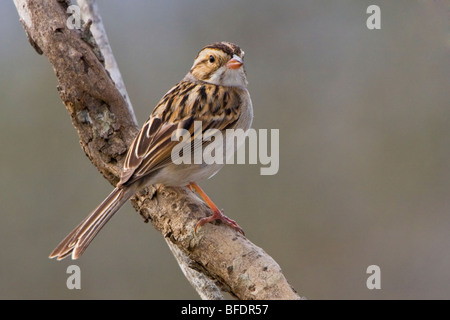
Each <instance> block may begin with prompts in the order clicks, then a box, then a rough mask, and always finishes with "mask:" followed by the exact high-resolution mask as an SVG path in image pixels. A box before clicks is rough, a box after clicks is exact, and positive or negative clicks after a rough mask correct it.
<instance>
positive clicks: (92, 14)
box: [77, 0, 138, 125]
mask: <svg viewBox="0 0 450 320" xmlns="http://www.w3.org/2000/svg"><path fill="white" fill-rule="evenodd" d="M77 3H78V5H79V6H80V9H81V17H82V18H84V20H85V21H88V20H90V21H92V26H91V28H90V30H91V32H92V35H93V36H94V39H95V42H96V43H97V45H98V47H99V48H100V50H101V52H102V54H103V57H104V58H105V68H106V70H108V72H109V75H110V76H111V78H112V80H113V81H114V83H115V84H116V88H117V89H118V90H119V91H120V93H121V94H122V96H123V97H124V99H125V101H126V103H127V107H128V111H129V112H130V114H131V115H132V117H133V120H134V122H135V123H136V125H137V123H138V122H137V120H136V116H135V115H134V110H133V106H132V105H131V101H130V97H129V95H128V93H127V89H126V87H125V83H124V82H123V79H122V74H121V73H120V70H119V66H118V65H117V62H116V58H114V54H113V52H112V49H111V46H110V45H109V40H108V36H107V34H106V30H105V27H104V26H103V21H102V17H101V16H100V14H99V12H98V7H97V3H96V2H95V0H77Z"/></svg>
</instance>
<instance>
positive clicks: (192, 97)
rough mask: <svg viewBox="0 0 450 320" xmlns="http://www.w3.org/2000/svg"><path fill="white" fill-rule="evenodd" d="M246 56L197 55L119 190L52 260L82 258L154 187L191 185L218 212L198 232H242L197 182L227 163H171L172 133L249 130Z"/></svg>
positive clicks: (228, 49) (230, 49) (215, 48)
mask: <svg viewBox="0 0 450 320" xmlns="http://www.w3.org/2000/svg"><path fill="white" fill-rule="evenodd" d="M243 58H244V52H243V51H242V50H241V49H240V48H239V47H238V46H237V45H235V44H232V43H229V42H218V43H214V44H211V45H208V46H206V47H204V48H203V49H202V50H201V51H200V52H199V53H198V55H197V57H196V58H195V60H194V64H193V66H192V68H191V70H190V71H189V73H188V74H187V75H186V76H185V77H184V78H183V80H181V82H179V83H178V84H177V85H176V86H174V87H173V88H172V89H171V90H170V91H169V92H167V93H166V95H164V97H163V98H162V99H161V101H160V102H159V103H158V104H157V106H156V108H155V109H154V110H153V112H152V114H151V115H150V117H149V119H148V120H147V121H146V122H145V124H144V126H143V127H142V129H141V131H140V132H139V134H138V135H137V137H136V138H135V140H134V142H133V143H132V145H131V147H130V149H129V150H128V154H127V156H126V159H125V163H124V167H123V172H122V175H121V179H120V181H119V183H118V184H117V186H116V188H115V189H114V190H113V191H112V192H111V194H110V195H109V196H108V197H107V198H106V199H105V200H104V201H103V202H102V203H101V204H100V205H99V206H98V207H97V208H96V209H95V210H94V211H93V212H92V213H91V214H90V215H89V216H88V217H86V218H85V219H84V220H83V221H82V222H81V223H80V224H79V225H78V226H77V227H76V228H75V229H74V230H73V231H72V232H71V233H70V234H69V235H67V237H66V238H65V239H64V240H63V241H61V243H60V244H59V245H58V246H57V247H56V249H55V250H53V252H52V253H51V254H50V258H55V257H56V258H57V259H58V260H61V259H63V258H65V257H67V256H68V255H70V254H72V259H77V258H79V257H80V256H81V254H82V253H83V252H84V250H86V248H87V246H88V245H89V244H90V243H91V241H92V240H93V239H94V237H95V236H96V235H97V233H98V232H99V231H100V229H101V228H102V227H103V226H104V225H105V223H106V222H108V220H109V219H110V218H111V217H112V216H113V215H114V213H115V212H116V211H117V210H119V209H120V207H121V206H122V205H123V204H124V203H125V202H126V201H127V200H128V199H129V198H130V197H132V196H133V195H134V194H135V193H136V192H138V191H139V190H140V189H142V188H144V187H146V186H148V185H152V184H162V185H165V186H186V185H187V186H190V187H191V188H192V189H194V190H195V191H197V192H198V193H199V194H200V195H201V196H202V198H203V199H204V200H205V202H206V203H207V204H208V205H209V207H210V208H211V210H212V211H213V214H212V215H211V216H209V217H206V218H203V219H201V220H200V221H199V222H198V223H197V225H196V227H195V230H197V227H199V226H202V225H204V224H205V223H208V222H210V221H214V220H222V221H223V222H224V223H226V224H228V225H230V226H231V227H233V228H234V229H236V230H238V231H239V232H241V233H243V231H242V229H241V228H240V227H239V226H238V225H237V224H236V223H235V222H234V221H233V220H231V219H229V218H228V217H226V216H225V215H223V213H222V212H221V211H220V210H219V209H218V208H217V206H216V205H215V204H214V203H213V202H212V201H211V200H210V199H209V198H208V196H206V194H205V193H204V192H203V190H202V189H201V188H200V187H199V186H198V185H197V184H196V183H195V182H196V181H198V180H200V179H203V178H209V177H211V176H213V175H214V174H215V173H217V172H218V171H219V170H220V169H221V168H222V167H223V165H224V164H223V163H222V164H219V163H217V164H215V163H214V164H206V163H205V162H203V163H201V164H178V165H177V164H174V163H173V161H172V159H171V151H172V149H173V148H174V146H175V145H177V144H178V143H179V142H178V141H172V140H173V139H171V136H172V134H173V133H174V131H176V130H177V129H186V130H188V131H189V132H190V133H191V135H192V139H194V137H195V135H196V134H199V132H197V133H196V132H194V121H201V123H202V132H205V131H206V130H208V129H218V130H220V132H222V133H223V136H224V137H225V136H226V129H243V130H244V131H247V130H248V129H249V128H250V126H251V123H252V119H253V109H252V102H251V99H250V95H249V93H248V91H247V89H246V87H247V79H246V73H245V69H244V63H243ZM224 141H225V138H224ZM211 143H213V142H211ZM206 145H207V143H203V145H202V144H200V145H197V146H195V147H197V148H199V147H202V148H205V146H206ZM195 147H192V149H191V151H192V153H194V151H195V150H194V149H195ZM236 148H237V146H236ZM236 148H235V149H236Z"/></svg>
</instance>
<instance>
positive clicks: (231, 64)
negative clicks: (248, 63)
mask: <svg viewBox="0 0 450 320" xmlns="http://www.w3.org/2000/svg"><path fill="white" fill-rule="evenodd" d="M243 64H244V61H242V59H241V58H239V57H238V56H237V55H233V58H231V59H230V61H228V62H227V68H229V69H239V68H240V67H241V66H242V65H243Z"/></svg>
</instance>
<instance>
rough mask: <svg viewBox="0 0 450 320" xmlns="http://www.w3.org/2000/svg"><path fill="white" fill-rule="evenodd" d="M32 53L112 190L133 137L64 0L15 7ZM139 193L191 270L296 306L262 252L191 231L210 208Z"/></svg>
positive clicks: (219, 234) (174, 196)
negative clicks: (42, 60) (44, 62)
mask: <svg viewBox="0 0 450 320" xmlns="http://www.w3.org/2000/svg"><path fill="white" fill-rule="evenodd" d="M14 3H15V5H16V7H17V11H18V13H19V16H20V19H21V22H22V24H23V26H24V28H25V30H26V32H27V35H28V37H29V39H30V43H34V45H33V47H34V48H39V50H38V51H41V52H42V53H43V54H44V55H45V56H46V57H47V58H48V59H49V61H50V63H51V64H52V66H53V69H54V71H55V74H56V77H57V79H58V87H57V88H58V92H59V94H60V97H61V99H62V101H63V102H64V104H65V105H66V108H67V110H68V112H69V114H70V116H71V118H72V122H73V125H74V126H75V128H76V129H77V131H78V134H79V137H80V143H81V146H82V148H83V150H84V151H85V153H86V155H87V156H88V157H89V159H90V160H91V161H92V163H93V164H94V165H95V166H96V167H97V168H98V169H99V171H100V172H101V173H102V174H103V175H104V176H105V178H106V179H108V180H109V181H110V182H111V183H112V184H116V183H117V181H118V180H119V175H120V171H121V168H122V162H123V160H124V157H125V155H126V151H127V149H128V146H129V145H130V144H131V142H132V140H133V138H134V137H135V135H136V134H137V132H138V128H137V126H136V124H135V121H134V118H133V115H132V114H130V110H129V109H128V107H127V103H126V101H125V99H124V97H123V95H122V94H121V93H120V92H119V90H117V88H116V86H115V83H114V81H113V80H111V78H110V76H109V74H108V72H107V71H106V69H105V67H104V65H103V63H102V61H101V59H99V57H98V56H97V55H96V54H95V50H94V49H95V48H93V46H92V44H90V43H89V41H86V40H85V38H83V31H82V30H76V29H74V30H70V29H68V28H67V27H66V20H67V18H68V14H67V13H66V10H67V7H68V3H67V1H38V0H14ZM156 197H157V201H155V199H154V198H155V190H154V188H146V189H144V190H142V191H141V192H139V193H138V194H137V195H136V196H135V197H134V199H133V200H132V203H133V205H134V207H135V208H136V209H137V210H138V211H139V213H140V214H141V215H142V217H144V219H145V221H151V222H152V224H153V226H154V227H155V228H156V229H157V230H158V231H159V232H161V233H162V234H163V236H164V237H165V238H166V239H167V240H168V241H170V242H171V243H172V244H174V245H175V246H176V247H177V248H178V249H179V250H180V251H181V252H183V253H184V254H185V255H186V256H187V257H189V259H190V260H192V261H193V262H194V263H193V265H192V266H190V267H191V268H192V267H194V268H195V270H197V271H199V272H201V273H202V274H203V275H205V276H206V277H208V278H210V279H212V280H213V281H214V283H216V284H218V285H219V286H220V287H221V288H222V289H224V290H226V291H228V292H230V294H231V295H233V296H235V297H237V298H239V299H261V300H263V299H299V298H300V297H299V296H298V295H297V293H296V292H295V290H294V289H293V288H292V287H291V286H290V285H289V283H288V282H287V280H286V278H285V277H284V275H283V274H282V272H281V269H280V267H279V265H278V264H277V263H276V262H275V261H274V260H273V259H272V258H271V257H270V256H269V255H268V254H267V253H265V252H264V251H263V250H262V249H261V248H259V247H257V246H256V245H254V244H253V243H251V242H250V241H249V240H248V239H246V238H245V237H243V236H241V235H240V234H238V233H236V231H234V230H233V229H231V228H229V227H227V226H224V225H222V224H207V225H205V226H203V227H202V228H201V229H200V230H199V232H198V234H197V235H195V234H194V226H195V224H196V223H197V221H198V220H199V219H200V218H203V217H205V216H207V215H210V210H209V208H208V207H207V206H206V205H205V204H204V203H203V202H202V201H201V200H199V199H198V198H197V197H196V196H195V194H194V193H193V192H191V191H190V190H189V189H187V188H161V189H160V191H159V192H158V193H157V195H156Z"/></svg>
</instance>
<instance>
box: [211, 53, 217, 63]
mask: <svg viewBox="0 0 450 320" xmlns="http://www.w3.org/2000/svg"><path fill="white" fill-rule="evenodd" d="M215 61H216V58H214V56H213V55H210V56H209V62H211V63H214V62H215Z"/></svg>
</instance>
